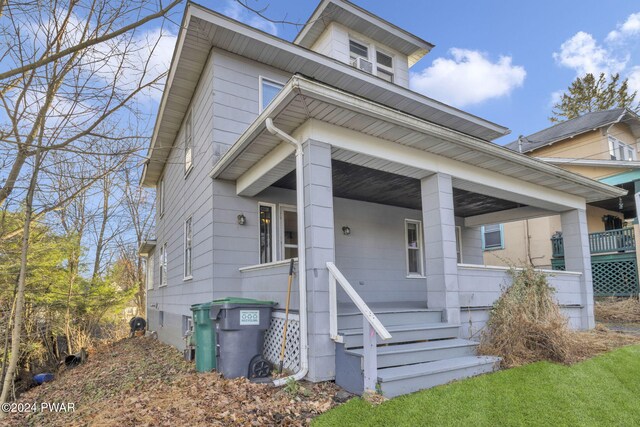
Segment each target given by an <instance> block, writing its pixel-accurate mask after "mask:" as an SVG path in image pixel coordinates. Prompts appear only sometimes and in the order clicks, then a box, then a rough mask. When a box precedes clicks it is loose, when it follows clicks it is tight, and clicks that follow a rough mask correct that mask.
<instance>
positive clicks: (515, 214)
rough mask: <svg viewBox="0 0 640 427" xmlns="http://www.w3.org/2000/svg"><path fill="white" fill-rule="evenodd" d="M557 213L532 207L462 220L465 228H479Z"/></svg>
mask: <svg viewBox="0 0 640 427" xmlns="http://www.w3.org/2000/svg"><path fill="white" fill-rule="evenodd" d="M557 213H558V212H553V211H549V210H546V209H540V208H536V207H533V206H524V207H521V208H514V209H508V210H506V211H500V212H494V213H488V214H482V215H475V216H469V217H466V218H465V219H464V226H465V227H479V226H481V225H490V224H504V223H507V222H514V221H521V220H524V219H533V218H542V217H545V216H551V215H556V214H557Z"/></svg>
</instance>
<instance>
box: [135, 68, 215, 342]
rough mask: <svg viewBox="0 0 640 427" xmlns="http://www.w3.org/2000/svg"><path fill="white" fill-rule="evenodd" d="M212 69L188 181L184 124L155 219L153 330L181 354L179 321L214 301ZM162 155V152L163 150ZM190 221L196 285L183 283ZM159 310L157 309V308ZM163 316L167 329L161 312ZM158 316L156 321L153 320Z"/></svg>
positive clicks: (197, 110) (198, 106) (199, 95)
mask: <svg viewBox="0 0 640 427" xmlns="http://www.w3.org/2000/svg"><path fill="white" fill-rule="evenodd" d="M212 77H213V67H212V66H211V63H209V64H208V65H207V66H206V67H205V69H204V70H203V73H202V76H201V78H200V81H199V83H198V87H197V89H196V92H195V94H194V97H193V99H192V100H191V103H190V108H191V113H192V127H193V133H192V135H193V137H192V138H193V143H192V144H193V146H192V150H193V151H192V152H193V156H192V159H193V167H192V169H191V171H190V172H189V174H188V175H187V176H186V177H185V169H184V132H185V129H184V123H183V125H182V126H183V127H182V128H181V130H180V132H179V133H178V136H177V138H176V141H175V143H174V147H173V148H172V150H171V153H170V155H169V158H168V160H167V163H166V165H165V168H164V171H163V179H164V186H165V189H164V195H165V200H164V214H163V215H162V216H160V213H159V212H157V213H156V215H157V216H156V240H157V246H158V247H160V246H162V245H163V244H165V243H166V244H167V286H160V280H159V269H160V259H159V257H158V256H157V255H158V254H159V252H160V251H159V250H156V251H155V253H156V258H155V262H154V264H155V272H154V280H155V283H154V287H153V290H150V291H149V292H148V297H147V306H148V307H149V327H150V329H152V330H156V331H157V332H158V335H159V337H160V339H162V340H163V341H166V342H169V343H171V344H173V345H176V346H178V347H179V348H182V347H183V346H184V344H183V341H182V339H181V338H180V337H181V336H182V333H183V331H182V330H181V329H182V326H181V325H182V323H181V319H182V316H183V315H190V314H191V311H190V306H191V304H194V303H198V302H203V301H208V300H211V297H212V295H213V289H212V281H211V277H212V272H213V264H212V262H211V260H212V239H211V236H212V229H213V227H212V214H211V212H212V208H213V202H212V197H211V196H212V182H211V179H210V178H209V176H208V172H209V171H210V170H211V167H212V165H213V145H212V133H213V100H212V98H213V78H212ZM159 149H161V148H159ZM190 216H191V217H192V229H193V241H192V245H193V246H192V276H193V277H192V279H190V280H184V221H185V220H186V219H187V218H188V217H190ZM156 307H157V308H156ZM159 311H163V312H164V326H163V327H160V325H158V324H157V312H159ZM154 312H155V314H156V315H154Z"/></svg>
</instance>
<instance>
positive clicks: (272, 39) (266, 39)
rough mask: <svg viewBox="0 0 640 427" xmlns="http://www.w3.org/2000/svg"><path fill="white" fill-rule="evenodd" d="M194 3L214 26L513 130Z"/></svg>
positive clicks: (489, 126) (486, 124) (475, 120)
mask: <svg viewBox="0 0 640 427" xmlns="http://www.w3.org/2000/svg"><path fill="white" fill-rule="evenodd" d="M190 6H192V8H190V9H189V13H190V15H191V16H193V17H196V18H200V19H203V20H205V21H208V22H210V23H212V24H213V25H217V26H220V27H224V28H227V29H229V30H231V31H233V32H236V33H238V34H242V35H245V36H247V37H250V38H252V39H255V40H257V41H259V42H262V43H265V44H269V45H271V46H274V47H276V48H278V49H281V50H283V51H286V52H289V53H292V54H294V55H297V56H298V57H300V58H302V59H304V60H307V61H310V62H312V63H315V64H318V65H320V66H323V67H327V68H331V69H333V70H336V71H340V72H342V73H344V74H347V75H351V76H354V77H356V78H358V79H359V80H361V81H363V82H366V83H369V84H372V85H375V86H376V87H379V88H381V89H384V90H385V91H389V92H393V93H396V94H398V95H402V96H404V97H406V98H409V99H411V100H412V101H416V102H419V103H421V104H423V105H425V106H429V107H432V108H434V109H437V110H439V111H442V112H443V113H445V114H451V115H452V116H455V117H458V118H461V119H464V120H467V121H468V122H470V123H473V124H475V125H478V126H482V127H484V128H486V129H490V130H492V131H493V132H496V133H498V134H500V135H502V136H504V135H508V134H509V133H510V132H511V131H510V130H509V129H507V128H506V127H504V126H500V125H498V124H496V123H493V122H490V121H488V120H486V119H483V118H481V117H478V116H475V115H473V114H471V113H468V112H466V111H463V110H460V109H457V108H455V107H452V106H451V105H447V104H444V103H442V102H440V101H437V100H435V99H432V98H429V97H427V96H425V95H422V94H420V93H418V92H414V91H412V90H410V89H408V88H404V87H402V86H398V85H396V84H394V83H391V82H388V81H386V80H383V79H380V78H379V77H377V76H374V75H373V74H369V73H367V72H364V71H361V70H358V69H357V68H354V67H352V66H351V65H349V64H346V63H344V62H341V61H338V60H337V59H334V58H331V57H328V56H326V55H323V54H321V53H318V52H315V51H312V50H310V49H306V48H304V47H302V46H299V45H295V44H293V43H291V42H289V41H287V40H284V39H281V38H279V37H276V36H273V35H271V34H269V33H265V32H263V31H260V30H256V29H255V28H253V27H250V26H248V25H246V24H243V23H241V22H238V21H235V20H233V19H231V18H227V17H226V16H223V15H220V14H218V13H216V12H213V11H211V10H208V9H207V8H205V7H203V6H200V5H198V4H195V3H190ZM274 66H275V67H276V68H277V65H274ZM496 138H498V136H496Z"/></svg>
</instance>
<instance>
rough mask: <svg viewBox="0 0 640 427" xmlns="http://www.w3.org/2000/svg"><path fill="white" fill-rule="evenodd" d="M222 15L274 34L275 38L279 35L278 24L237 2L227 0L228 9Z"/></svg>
mask: <svg viewBox="0 0 640 427" xmlns="http://www.w3.org/2000/svg"><path fill="white" fill-rule="evenodd" d="M222 13H223V14H225V15H227V16H228V17H229V18H231V19H235V20H236V21H240V22H244V23H245V24H247V25H249V26H251V27H254V28H257V29H259V30H262V31H265V32H267V33H270V34H273V35H274V36H277V35H278V27H276V24H274V23H273V22H270V21H267V20H266V19H264V18H262V17H260V16H258V15H256V14H255V13H254V12H252V11H250V10H249V9H247V8H246V7H243V6H242V5H241V4H239V3H238V2H237V1H235V0H227V4H226V7H225V8H224V9H223V10H222Z"/></svg>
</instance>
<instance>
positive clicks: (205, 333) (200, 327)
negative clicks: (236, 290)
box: [191, 302, 216, 372]
mask: <svg viewBox="0 0 640 427" xmlns="http://www.w3.org/2000/svg"><path fill="white" fill-rule="evenodd" d="M211 304H212V303H210V302H207V303H204V304H193V305H192V306H191V312H192V313H193V327H194V329H195V331H194V337H195V347H196V371H198V372H209V371H212V370H214V369H215V368H216V330H215V324H214V322H213V320H212V319H211V318H210V317H209V310H210V309H211Z"/></svg>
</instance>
